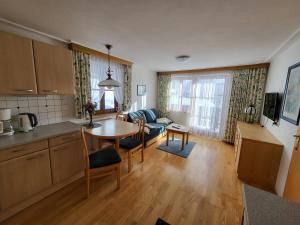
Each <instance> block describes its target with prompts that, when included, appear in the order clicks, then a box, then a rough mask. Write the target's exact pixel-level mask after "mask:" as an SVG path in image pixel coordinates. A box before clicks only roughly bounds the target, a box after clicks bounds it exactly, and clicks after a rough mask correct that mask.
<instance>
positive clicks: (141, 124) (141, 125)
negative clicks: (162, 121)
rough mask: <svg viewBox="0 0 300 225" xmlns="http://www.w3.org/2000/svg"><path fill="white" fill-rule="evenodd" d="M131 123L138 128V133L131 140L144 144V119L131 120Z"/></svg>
mask: <svg viewBox="0 0 300 225" xmlns="http://www.w3.org/2000/svg"><path fill="white" fill-rule="evenodd" d="M133 123H135V124H137V125H138V126H139V131H138V133H136V134H135V135H133V138H135V139H138V140H140V141H142V142H143V143H144V130H145V119H144V118H143V117H138V118H135V119H134V120H133Z"/></svg>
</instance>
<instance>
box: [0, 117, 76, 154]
mask: <svg viewBox="0 0 300 225" xmlns="http://www.w3.org/2000/svg"><path fill="white" fill-rule="evenodd" d="M79 130H80V125H77V124H74V123H71V122H62V123H56V124H50V125H43V126H39V127H36V128H35V129H34V130H33V131H29V132H27V133H24V132H17V133H15V135H12V136H2V137H0V150H2V149H5V148H10V147H14V146H17V145H22V144H27V143H30V142H34V141H39V140H43V139H47V138H51V137H55V136H59V135H62V134H67V133H71V132H75V131H79Z"/></svg>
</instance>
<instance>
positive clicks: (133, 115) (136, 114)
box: [127, 110, 147, 122]
mask: <svg viewBox="0 0 300 225" xmlns="http://www.w3.org/2000/svg"><path fill="white" fill-rule="evenodd" d="M139 117H142V118H143V119H144V120H145V121H147V118H146V116H145V114H144V112H143V111H142V110H138V111H136V112H130V113H128V119H127V121H128V122H133V120H134V119H136V118H139Z"/></svg>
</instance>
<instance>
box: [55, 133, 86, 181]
mask: <svg viewBox="0 0 300 225" xmlns="http://www.w3.org/2000/svg"><path fill="white" fill-rule="evenodd" d="M67 139H68V138H66V140H67ZM50 142H51V140H50ZM82 148H83V144H82V141H81V139H77V140H72V141H70V142H67V143H63V144H60V145H58V146H54V147H50V157H51V168H52V179H53V184H58V183H60V182H63V181H64V180H65V179H67V178H69V177H72V176H73V175H76V174H78V173H80V172H82V171H83V170H84V157H83V151H82Z"/></svg>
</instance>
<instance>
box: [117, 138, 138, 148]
mask: <svg viewBox="0 0 300 225" xmlns="http://www.w3.org/2000/svg"><path fill="white" fill-rule="evenodd" d="M140 144H142V141H141V140H137V139H135V138H132V137H128V138H123V139H121V140H120V147H121V148H124V149H127V150H130V149H133V148H135V147H137V146H139V145H140Z"/></svg>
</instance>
